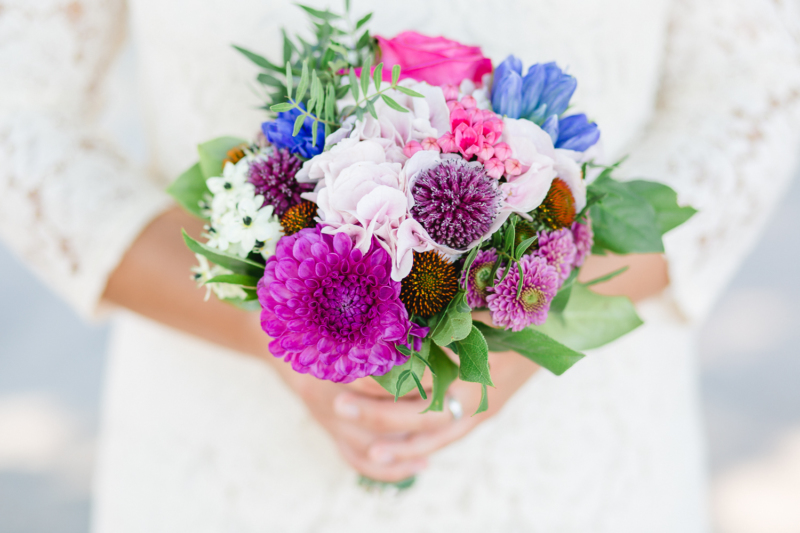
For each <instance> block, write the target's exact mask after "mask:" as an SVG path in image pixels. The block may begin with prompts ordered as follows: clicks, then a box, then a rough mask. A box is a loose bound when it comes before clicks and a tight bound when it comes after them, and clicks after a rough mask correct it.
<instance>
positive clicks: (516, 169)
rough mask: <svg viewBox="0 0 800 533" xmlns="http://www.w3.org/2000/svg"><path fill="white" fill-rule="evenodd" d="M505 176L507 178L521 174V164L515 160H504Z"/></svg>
mask: <svg viewBox="0 0 800 533" xmlns="http://www.w3.org/2000/svg"><path fill="white" fill-rule="evenodd" d="M505 167H506V174H508V175H509V176H519V175H520V174H522V164H520V162H519V161H517V160H516V159H511V158H509V159H506V160H505Z"/></svg>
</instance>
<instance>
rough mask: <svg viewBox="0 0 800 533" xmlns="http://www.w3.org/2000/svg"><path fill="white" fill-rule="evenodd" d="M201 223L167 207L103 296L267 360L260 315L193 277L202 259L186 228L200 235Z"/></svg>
mask: <svg viewBox="0 0 800 533" xmlns="http://www.w3.org/2000/svg"><path fill="white" fill-rule="evenodd" d="M202 226H203V225H202V222H201V221H200V220H197V219H196V218H194V217H192V216H191V215H188V214H186V213H185V212H183V211H182V210H180V209H179V208H173V209H170V210H169V211H166V212H165V213H163V214H162V215H161V216H159V217H158V218H156V219H155V220H153V222H152V223H151V224H150V225H149V226H148V227H147V228H146V229H145V230H144V231H143V232H142V234H141V235H140V236H139V238H138V239H137V240H136V241H135V242H134V243H133V245H132V246H131V248H130V249H129V250H128V252H127V253H126V254H125V256H124V257H123V259H122V262H121V263H120V264H119V266H118V267H117V269H116V270H115V271H114V273H113V274H112V275H111V277H110V279H109V281H108V285H107V287H106V290H105V293H104V298H105V299H106V300H108V301H110V302H112V303H114V304H116V305H120V306H122V307H126V308H128V309H130V310H132V311H134V312H136V313H139V314H141V315H143V316H146V317H148V318H151V319H153V320H155V321H158V322H161V323H163V324H166V325H168V326H171V327H173V328H176V329H179V330H181V331H184V332H186V333H189V334H191V335H196V336H198V337H201V338H204V339H206V340H208V341H211V342H213V343H216V344H219V345H221V346H225V347H227V348H231V349H234V350H237V351H239V352H242V353H247V354H251V355H257V356H260V357H264V358H266V359H267V360H270V361H271V360H272V359H273V358H272V357H271V356H270V355H269V352H268V348H267V345H268V343H269V341H270V339H269V338H268V337H267V336H266V334H264V333H263V332H262V331H261V330H260V327H259V326H258V314H257V313H247V312H245V311H242V310H240V309H237V308H235V307H233V306H232V305H229V304H226V303H224V302H221V301H219V300H217V299H216V298H209V299H208V301H204V297H205V291H204V290H199V289H198V288H197V287H196V286H195V283H194V281H192V279H191V273H190V270H189V269H190V268H191V267H192V266H193V265H194V264H196V263H197V260H196V258H195V256H194V254H193V253H192V252H191V251H190V250H189V249H188V248H187V247H186V245H185V244H184V242H183V239H182V237H181V229H182V228H183V229H186V231H187V233H189V234H190V235H192V236H193V237H195V238H197V237H198V236H199V235H200V233H201V231H202Z"/></svg>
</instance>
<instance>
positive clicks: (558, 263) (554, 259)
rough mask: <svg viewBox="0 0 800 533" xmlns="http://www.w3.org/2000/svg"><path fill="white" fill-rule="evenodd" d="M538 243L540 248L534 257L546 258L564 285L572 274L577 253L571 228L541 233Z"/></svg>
mask: <svg viewBox="0 0 800 533" xmlns="http://www.w3.org/2000/svg"><path fill="white" fill-rule="evenodd" d="M538 242H539V248H538V249H537V250H536V251H535V252H534V253H533V255H536V256H539V257H542V258H544V259H545V260H546V261H547V263H548V264H549V265H551V266H552V267H553V268H555V269H556V272H558V279H559V281H560V282H561V283H563V282H564V280H565V279H567V278H568V277H569V275H570V273H571V272H572V266H573V264H574V263H575V254H576V253H577V250H576V249H575V241H574V240H573V237H572V231H570V229H569V228H563V229H560V230H556V231H540V232H539V239H538Z"/></svg>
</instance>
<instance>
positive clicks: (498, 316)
mask: <svg viewBox="0 0 800 533" xmlns="http://www.w3.org/2000/svg"><path fill="white" fill-rule="evenodd" d="M520 266H521V267H522V292H521V293H520V294H519V297H517V291H518V287H519V277H520V271H519V268H518V267H517V265H516V263H514V264H512V265H511V267H510V268H511V271H510V272H509V273H508V275H507V276H506V278H505V279H504V280H503V281H498V282H497V283H495V286H494V287H492V288H490V289H489V295H488V296H487V297H486V301H487V303H488V307H489V310H490V311H491V313H492V321H493V322H494V323H495V324H496V325H497V326H499V327H503V328H508V329H510V330H511V331H522V330H523V329H525V328H526V327H528V326H530V325H531V324H536V325H541V324H544V323H545V321H546V320H547V313H548V311H549V310H550V302H552V301H553V298H554V297H555V295H556V293H557V292H558V286H559V279H558V273H557V272H556V269H555V268H553V267H552V266H550V265H548V264H547V261H546V260H545V259H544V258H542V257H537V256H533V255H526V256H524V257H523V258H522V259H520ZM497 277H498V279H500V278H501V277H502V269H501V270H499V271H498V273H497Z"/></svg>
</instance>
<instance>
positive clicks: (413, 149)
mask: <svg viewBox="0 0 800 533" xmlns="http://www.w3.org/2000/svg"><path fill="white" fill-rule="evenodd" d="M420 150H422V145H421V144H419V143H418V142H417V141H408V142H407V143H406V145H405V146H404V147H403V155H404V156H406V157H411V156H412V155H414V154H416V153H417V152H419V151H420Z"/></svg>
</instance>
